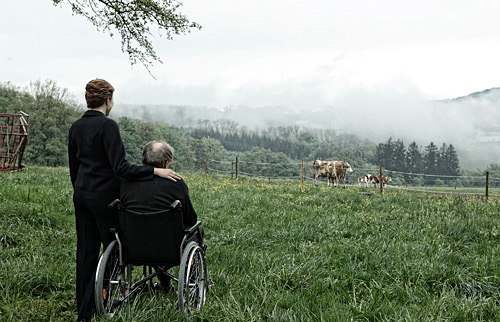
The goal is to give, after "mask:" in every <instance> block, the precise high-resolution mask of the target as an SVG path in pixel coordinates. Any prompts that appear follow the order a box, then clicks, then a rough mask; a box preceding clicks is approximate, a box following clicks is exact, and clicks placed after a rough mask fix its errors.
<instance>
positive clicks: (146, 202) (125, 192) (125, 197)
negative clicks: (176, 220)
mask: <svg viewBox="0 0 500 322" xmlns="http://www.w3.org/2000/svg"><path fill="white" fill-rule="evenodd" d="M175 200H179V201H180V202H181V204H182V213H183V222H184V227H190V226H192V225H194V224H195V223H196V221H197V218H198V217H197V215H196V212H195V211H194V208H193V205H192V204H191V200H190V199H189V190H188V187H187V185H186V183H185V182H184V180H182V179H181V180H178V181H177V182H173V181H171V180H168V179H165V178H161V177H158V176H154V177H153V180H151V181H140V182H138V181H129V180H122V181H121V186H120V201H121V202H122V205H123V206H124V207H125V208H127V209H129V210H132V211H137V212H155V211H161V210H165V209H168V207H169V206H170V205H171V204H172V202H174V201H175Z"/></svg>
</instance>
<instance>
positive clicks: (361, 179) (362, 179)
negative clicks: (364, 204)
mask: <svg viewBox="0 0 500 322" xmlns="http://www.w3.org/2000/svg"><path fill="white" fill-rule="evenodd" d="M371 176H372V175H371V174H367V175H366V176H359V177H358V186H359V187H361V184H364V185H365V186H367V187H368V185H369V183H370V177H371Z"/></svg>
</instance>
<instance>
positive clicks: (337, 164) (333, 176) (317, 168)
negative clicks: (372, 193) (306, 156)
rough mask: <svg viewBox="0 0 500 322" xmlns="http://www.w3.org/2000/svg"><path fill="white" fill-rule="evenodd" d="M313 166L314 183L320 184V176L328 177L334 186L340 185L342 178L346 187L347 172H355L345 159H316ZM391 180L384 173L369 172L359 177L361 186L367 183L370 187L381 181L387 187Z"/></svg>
mask: <svg viewBox="0 0 500 322" xmlns="http://www.w3.org/2000/svg"><path fill="white" fill-rule="evenodd" d="M312 168H313V177H314V184H318V181H317V179H318V178H319V177H323V178H324V177H326V178H327V179H328V185H330V183H331V184H332V186H334V187H338V186H339V184H340V181H341V180H342V181H343V182H344V188H345V186H346V185H345V181H346V176H347V172H353V170H352V168H351V166H350V165H349V163H348V162H344V161H321V160H315V161H313V164H312ZM390 181H391V177H384V176H382V175H379V176H372V175H370V174H367V175H366V176H359V177H358V185H359V186H360V187H361V185H366V186H367V187H368V186H369V185H370V183H371V184H373V185H374V186H377V185H379V184H380V182H382V185H383V186H384V187H385V186H386V185H387V183H389V182H390Z"/></svg>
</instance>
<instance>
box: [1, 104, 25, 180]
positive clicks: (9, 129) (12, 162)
mask: <svg viewBox="0 0 500 322" xmlns="http://www.w3.org/2000/svg"><path fill="white" fill-rule="evenodd" d="M28 118H29V115H28V114H26V113H24V112H20V114H6V113H0V171H12V170H19V169H21V168H23V167H24V166H22V165H21V162H22V160H23V153H24V148H25V147H26V141H27V139H28Z"/></svg>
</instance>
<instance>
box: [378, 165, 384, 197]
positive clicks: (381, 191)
mask: <svg viewBox="0 0 500 322" xmlns="http://www.w3.org/2000/svg"><path fill="white" fill-rule="evenodd" d="M378 181H379V183H380V193H384V188H382V182H383V180H382V165H380V176H379V178H378Z"/></svg>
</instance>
